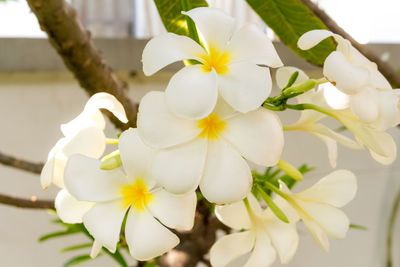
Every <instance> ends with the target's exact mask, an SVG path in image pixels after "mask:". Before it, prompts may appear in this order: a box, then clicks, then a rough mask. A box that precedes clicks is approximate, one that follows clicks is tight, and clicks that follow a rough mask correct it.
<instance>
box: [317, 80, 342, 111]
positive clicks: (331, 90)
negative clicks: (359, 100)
mask: <svg viewBox="0 0 400 267" xmlns="http://www.w3.org/2000/svg"><path fill="white" fill-rule="evenodd" d="M319 87H320V88H321V90H323V92H324V97H325V101H326V103H327V104H328V106H329V107H330V108H332V109H346V108H348V107H349V104H350V96H349V95H347V94H344V93H342V92H341V91H340V90H338V89H337V88H336V87H335V86H334V85H333V84H331V83H324V84H321V85H320V86H319Z"/></svg>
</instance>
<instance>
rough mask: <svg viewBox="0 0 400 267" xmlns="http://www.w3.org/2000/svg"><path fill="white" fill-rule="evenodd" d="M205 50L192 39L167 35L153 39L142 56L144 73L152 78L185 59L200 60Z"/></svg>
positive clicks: (171, 34) (172, 34)
mask: <svg viewBox="0 0 400 267" xmlns="http://www.w3.org/2000/svg"><path fill="white" fill-rule="evenodd" d="M204 53H205V51H204V49H203V48H202V47H201V46H200V45H199V44H198V43H196V42H195V41H193V40H192V39H191V38H189V37H186V36H182V35H177V34H174V33H165V34H161V35H159V36H156V37H154V38H153V39H151V40H150V41H149V42H148V43H147V44H146V46H145V48H144V50H143V55H142V63H143V72H144V74H145V75H147V76H150V75H153V74H154V73H156V72H157V71H159V70H160V69H162V68H164V67H165V66H167V65H169V64H171V63H174V62H176V61H181V60H184V59H199V58H198V55H201V54H204Z"/></svg>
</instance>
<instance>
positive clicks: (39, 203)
mask: <svg viewBox="0 0 400 267" xmlns="http://www.w3.org/2000/svg"><path fill="white" fill-rule="evenodd" d="M0 203H2V204H6V205H10V206H14V207H18V208H28V209H54V201H50V200H39V199H37V198H36V197H31V198H30V199H27V198H19V197H12V196H7V195H4V194H0Z"/></svg>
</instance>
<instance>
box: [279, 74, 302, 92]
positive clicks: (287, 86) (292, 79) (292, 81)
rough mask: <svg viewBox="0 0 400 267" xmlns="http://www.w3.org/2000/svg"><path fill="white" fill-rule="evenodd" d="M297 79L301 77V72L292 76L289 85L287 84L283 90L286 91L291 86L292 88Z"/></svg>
mask: <svg viewBox="0 0 400 267" xmlns="http://www.w3.org/2000/svg"><path fill="white" fill-rule="evenodd" d="M297 77H299V72H298V71H295V72H294V73H293V74H292V76H290V78H289V81H288V83H287V84H286V86H285V87H284V88H283V89H282V90H285V89H287V88H289V87H290V86H292V85H293V84H294V83H295V82H296V80H297Z"/></svg>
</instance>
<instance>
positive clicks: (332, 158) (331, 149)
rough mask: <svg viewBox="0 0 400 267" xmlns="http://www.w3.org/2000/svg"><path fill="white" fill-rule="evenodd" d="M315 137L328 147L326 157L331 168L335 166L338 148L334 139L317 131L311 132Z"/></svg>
mask: <svg viewBox="0 0 400 267" xmlns="http://www.w3.org/2000/svg"><path fill="white" fill-rule="evenodd" d="M313 134H314V135H315V136H316V137H318V138H319V139H321V140H322V142H324V143H325V145H326V147H327V149H328V159H329V163H330V164H331V166H332V168H336V163H337V157H338V148H337V143H336V141H335V140H333V139H331V138H329V137H327V136H325V135H322V134H318V133H313Z"/></svg>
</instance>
